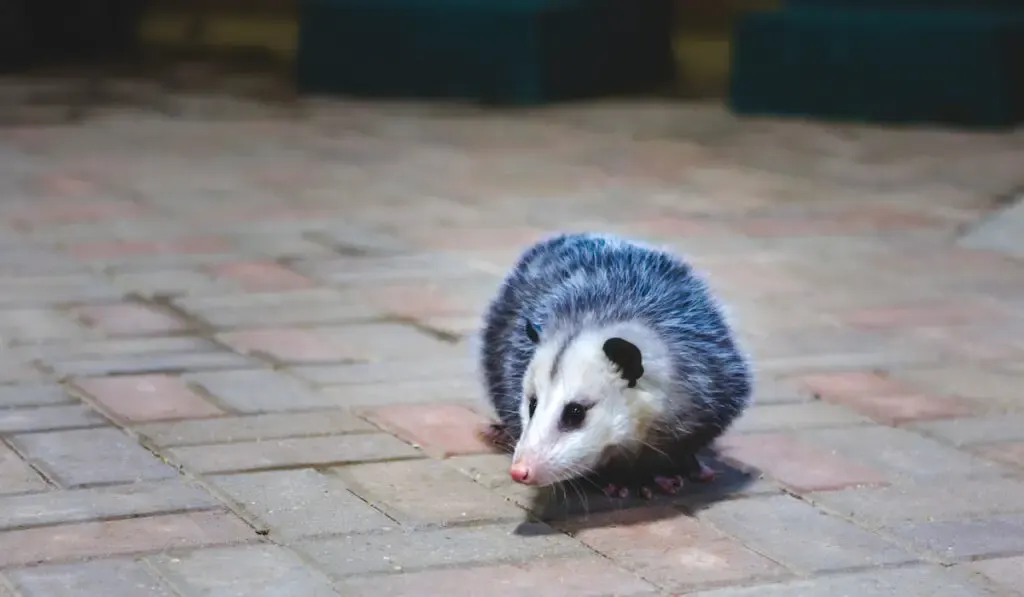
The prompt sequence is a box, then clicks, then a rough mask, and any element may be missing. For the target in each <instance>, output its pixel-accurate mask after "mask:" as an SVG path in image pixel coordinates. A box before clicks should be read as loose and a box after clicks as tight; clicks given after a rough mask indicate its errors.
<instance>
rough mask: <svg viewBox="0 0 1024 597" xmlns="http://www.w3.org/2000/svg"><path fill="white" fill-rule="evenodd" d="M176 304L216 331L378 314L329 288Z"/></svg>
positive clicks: (339, 320) (187, 300)
mask: <svg viewBox="0 0 1024 597" xmlns="http://www.w3.org/2000/svg"><path fill="white" fill-rule="evenodd" d="M175 303H176V304H177V305H178V306H179V307H181V308H182V309H184V310H185V311H186V312H188V313H190V314H192V315H194V316H196V317H199V318H201V319H203V320H204V321H206V322H207V323H209V324H210V325H212V326H215V327H219V328H234V327H249V326H279V325H300V324H310V323H347V322H356V321H365V320H369V319H374V318H377V317H380V315H381V314H380V313H379V312H378V311H376V310H375V309H373V308H372V307H371V306H370V305H367V304H365V303H363V302H360V301H358V300H356V298H355V297H354V296H352V295H351V294H344V293H342V292H339V291H337V290H331V289H315V290H304V291H295V292H287V293H249V294H233V295H226V296H224V295H220V296H216V297H188V298H181V299H178V300H176V301H175Z"/></svg>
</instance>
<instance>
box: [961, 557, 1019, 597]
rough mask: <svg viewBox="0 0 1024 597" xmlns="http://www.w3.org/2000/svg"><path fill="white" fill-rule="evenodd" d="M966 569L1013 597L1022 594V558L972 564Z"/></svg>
mask: <svg viewBox="0 0 1024 597" xmlns="http://www.w3.org/2000/svg"><path fill="white" fill-rule="evenodd" d="M968 567H969V568H970V569H971V570H974V571H975V572H977V573H979V574H981V575H982V576H984V577H985V578H987V579H988V580H990V581H991V582H993V583H995V584H996V585H999V587H1000V588H1002V589H1004V590H1006V591H1007V592H1008V593H1009V594H1011V595H1014V597H1017V596H1019V595H1022V594H1024V593H1022V592H1021V591H1024V556H1017V557H1015V558H999V559H996V560H983V561H980V562H972V563H971V564H968ZM1015 591H1016V592H1015Z"/></svg>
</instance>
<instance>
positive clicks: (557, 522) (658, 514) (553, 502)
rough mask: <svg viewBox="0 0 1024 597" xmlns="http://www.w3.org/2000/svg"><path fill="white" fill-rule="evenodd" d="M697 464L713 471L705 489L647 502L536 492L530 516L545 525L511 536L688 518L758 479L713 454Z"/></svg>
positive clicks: (593, 492) (566, 489)
mask: <svg viewBox="0 0 1024 597" xmlns="http://www.w3.org/2000/svg"><path fill="white" fill-rule="evenodd" d="M701 461H702V462H704V463H706V464H707V465H709V466H710V467H711V468H712V469H714V470H715V472H716V473H717V476H716V478H715V480H714V481H712V482H709V483H700V482H690V483H687V484H686V485H685V486H684V487H683V488H682V489H680V490H679V491H678V492H677V493H675V494H672V495H669V494H665V493H660V492H655V493H654V495H653V497H652V498H651V499H645V498H643V497H640V496H634V495H631V496H630V497H628V498H620V497H609V496H606V495H605V494H604V493H603V491H602V490H601V488H597V487H584V486H583V485H581V484H579V483H577V484H575V486H558V487H553V488H550V489H547V490H544V491H539V492H537V494H536V495H535V496H534V498H533V501H532V503H531V505H530V508H529V509H530V511H531V512H532V513H533V514H534V515H535V516H536V517H537V519H539V520H540V521H542V522H545V523H547V524H546V525H536V524H535V523H524V524H522V525H520V527H519V528H517V529H516V531H515V533H516V534H518V535H521V536H532V535H543V534H551V533H560V532H562V531H561V530H559V529H562V530H566V528H567V527H568V528H569V529H571V530H572V531H579V530H583V529H587V528H600V527H608V526H624V525H633V524H643V523H648V522H654V521H657V520H662V519H670V518H675V517H678V516H692V515H694V514H696V513H697V512H700V511H701V510H703V509H704V508H707V507H708V506H710V505H712V504H714V503H716V502H719V501H722V500H726V499H729V498H732V497H736V496H737V494H742V493H744V492H746V491H747V490H749V489H751V486H752V485H754V484H755V483H757V482H758V481H759V479H760V473H759V472H758V471H756V470H750V469H745V468H739V467H737V466H734V465H733V464H731V463H729V462H727V461H726V460H724V459H722V458H721V457H720V456H719V455H718V454H717V452H716V451H714V450H706V451H705V452H703V453H702V454H701Z"/></svg>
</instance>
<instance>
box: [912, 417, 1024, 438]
mask: <svg viewBox="0 0 1024 597" xmlns="http://www.w3.org/2000/svg"><path fill="white" fill-rule="evenodd" d="M910 428H911V429H914V430H915V431H920V432H922V433H924V434H926V435H929V436H931V437H934V438H938V439H940V440H942V441H944V442H947V443H950V444H953V445H954V446H970V445H974V444H989V443H1000V442H1017V441H1024V414H1015V413H1005V414H1001V415H994V416H989V417H971V418H964V419H949V420H944V421H930V422H927V423H917V424H914V425H911V426H910Z"/></svg>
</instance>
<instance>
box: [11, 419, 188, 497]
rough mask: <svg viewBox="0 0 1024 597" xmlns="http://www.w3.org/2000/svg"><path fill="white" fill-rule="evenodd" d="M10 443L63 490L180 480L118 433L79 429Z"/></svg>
mask: <svg viewBox="0 0 1024 597" xmlns="http://www.w3.org/2000/svg"><path fill="white" fill-rule="evenodd" d="M11 442H12V443H13V444H14V446H15V447H16V448H18V449H19V450H20V451H21V452H22V453H23V454H25V455H26V456H27V457H28V459H29V460H30V461H31V462H32V463H34V464H35V465H37V466H38V467H40V468H42V469H44V470H45V471H47V472H48V473H49V474H50V475H51V476H52V477H53V478H54V479H56V481H57V482H58V483H60V484H61V485H63V486H64V487H79V486H83V485H91V484H103V483H130V482H134V481H142V480H152V479H163V478H167V477H174V476H177V474H178V473H177V471H175V470H174V469H173V468H171V467H169V466H167V465H166V464H164V463H163V462H160V461H159V460H158V459H157V458H155V457H154V456H153V455H152V454H150V453H149V452H147V451H146V450H145V448H143V447H142V446H140V445H139V444H137V443H136V442H135V441H134V440H132V439H131V438H130V437H128V436H127V435H125V434H124V433H122V432H121V431H119V430H117V429H110V428H103V429H79V430H74V431H50V432H46V433H31V434H27V435H16V436H13V437H12V438H11Z"/></svg>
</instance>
